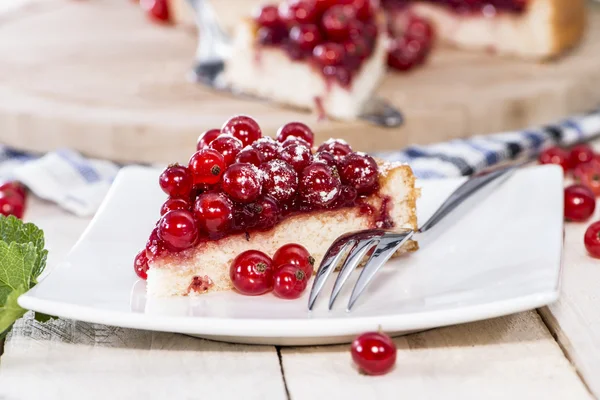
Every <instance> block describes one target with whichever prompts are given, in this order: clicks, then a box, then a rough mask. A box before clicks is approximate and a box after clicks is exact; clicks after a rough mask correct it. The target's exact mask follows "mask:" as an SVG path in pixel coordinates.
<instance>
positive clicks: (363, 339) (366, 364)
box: [350, 332, 397, 375]
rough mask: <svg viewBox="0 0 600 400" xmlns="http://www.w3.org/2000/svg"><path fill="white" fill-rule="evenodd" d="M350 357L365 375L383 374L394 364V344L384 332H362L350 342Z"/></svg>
mask: <svg viewBox="0 0 600 400" xmlns="http://www.w3.org/2000/svg"><path fill="white" fill-rule="evenodd" d="M350 351H351V353H352V359H353V360H354V362H355V363H356V365H358V367H359V368H360V369H361V371H362V372H364V373H366V374H367V375H383V374H386V373H388V372H389V371H391V370H392V368H393V367H394V364H396V352H397V351H396V345H395V344H394V341H393V340H392V339H391V338H390V337H389V336H388V335H386V334H385V333H380V332H368V333H363V334H362V335H360V336H359V337H357V338H356V339H354V341H353V342H352V346H351V350H350Z"/></svg>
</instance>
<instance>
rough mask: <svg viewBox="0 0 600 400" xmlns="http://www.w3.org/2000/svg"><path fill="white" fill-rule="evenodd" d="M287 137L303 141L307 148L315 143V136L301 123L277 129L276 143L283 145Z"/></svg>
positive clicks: (292, 123) (289, 124) (288, 124)
mask: <svg viewBox="0 0 600 400" xmlns="http://www.w3.org/2000/svg"><path fill="white" fill-rule="evenodd" d="M289 137H296V138H300V139H303V140H305V141H306V142H307V143H308V147H312V146H313V144H314V143H315V134H314V133H313V132H312V131H311V130H310V128H309V127H308V126H306V125H305V124H303V123H302V122H290V123H287V124H285V125H283V126H282V127H281V128H279V130H278V131H277V141H278V142H281V143H283V142H285V140H286V139H287V138H289Z"/></svg>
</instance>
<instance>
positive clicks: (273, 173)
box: [260, 160, 298, 203]
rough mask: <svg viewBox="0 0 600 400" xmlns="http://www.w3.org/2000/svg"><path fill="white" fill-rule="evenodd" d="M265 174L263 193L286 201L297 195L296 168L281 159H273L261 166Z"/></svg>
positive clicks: (280, 200) (283, 201)
mask: <svg viewBox="0 0 600 400" xmlns="http://www.w3.org/2000/svg"><path fill="white" fill-rule="evenodd" d="M260 170H261V171H262V172H263V173H264V175H263V193H265V194H268V195H269V196H272V197H273V198H274V199H275V200H277V201H279V202H282V203H285V202H287V201H288V200H290V199H291V198H293V197H294V196H295V195H296V190H297V189H298V174H297V173H296V171H295V170H294V168H293V167H292V166H291V165H290V164H288V163H286V162H285V161H281V160H271V161H269V162H268V163H265V164H263V165H261V166H260Z"/></svg>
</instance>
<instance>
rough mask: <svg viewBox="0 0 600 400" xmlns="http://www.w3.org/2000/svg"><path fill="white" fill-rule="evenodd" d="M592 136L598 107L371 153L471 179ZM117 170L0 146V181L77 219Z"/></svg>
mask: <svg viewBox="0 0 600 400" xmlns="http://www.w3.org/2000/svg"><path fill="white" fill-rule="evenodd" d="M597 135H600V109H597V110H594V111H592V112H590V113H587V114H582V115H577V116H573V117H571V118H567V119H565V120H562V121H559V122H557V123H555V124H552V125H546V126H542V127H538V128H533V129H527V130H523V131H514V132H503V133H497V134H489V135H479V136H472V137H470V138H466V139H455V140H451V141H449V142H444V143H437V144H432V145H427V146H410V147H407V148H405V149H404V150H400V151H390V152H383V153H377V154H374V155H375V156H377V157H379V158H382V159H384V160H388V161H401V162H405V163H408V164H409V165H410V166H411V167H412V169H413V171H414V173H415V175H416V176H417V177H418V178H421V179H428V178H445V177H456V176H461V175H471V174H473V173H475V172H478V171H480V170H482V169H485V168H487V167H490V166H494V165H497V164H501V163H505V162H508V161H510V160H513V159H521V158H523V157H527V156H531V155H534V154H536V153H537V152H538V151H540V150H541V149H543V148H544V147H547V146H550V145H553V144H560V145H563V146H569V145H572V144H573V143H577V142H582V141H586V140H589V139H591V138H593V137H594V136H597ZM118 170H119V166H118V165H117V164H114V163H112V162H109V161H104V160H95V159H88V158H84V157H82V156H81V155H79V154H78V153H76V152H74V151H72V150H67V149H62V150H58V151H55V152H52V153H48V154H46V155H44V156H41V157H37V156H34V155H31V154H27V153H22V152H17V151H14V150H10V149H7V148H3V147H1V146H0V182H1V181H3V180H8V179H17V180H19V181H21V182H23V183H24V184H25V185H27V186H28V187H29V188H30V190H31V191H32V192H33V193H34V194H35V195H37V196H39V197H41V198H43V199H45V200H49V201H53V202H55V203H57V204H58V205H59V206H61V207H63V208H64V209H66V210H68V211H70V212H72V213H74V214H77V215H80V216H90V215H93V214H94V213H95V212H96V210H97V209H98V206H99V205H100V203H101V202H102V199H103V198H104V195H105V194H106V192H107V191H108V189H109V187H110V185H111V183H112V181H113V179H114V177H115V175H116V174H117V172H118Z"/></svg>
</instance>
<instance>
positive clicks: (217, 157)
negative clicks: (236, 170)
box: [188, 137, 239, 185]
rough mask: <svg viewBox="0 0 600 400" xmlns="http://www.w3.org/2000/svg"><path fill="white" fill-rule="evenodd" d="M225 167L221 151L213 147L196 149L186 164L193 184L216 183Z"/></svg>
mask: <svg viewBox="0 0 600 400" xmlns="http://www.w3.org/2000/svg"><path fill="white" fill-rule="evenodd" d="M229 138H231V137H229ZM219 139H220V138H219ZM231 139H233V138H231ZM217 140H218V139H217ZM236 140H237V139H236ZM238 142H239V140H238ZM213 143H214V142H213ZM226 167H227V165H226V163H225V159H224V158H223V156H222V155H221V153H219V152H218V151H216V150H214V149H202V150H199V151H197V152H196V153H194V155H193V156H192V157H191V158H190V162H189V166H188V168H189V170H190V172H191V173H192V178H193V181H194V184H195V185H213V184H215V183H218V182H219V181H220V180H221V176H222V175H223V172H225V168H226Z"/></svg>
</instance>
